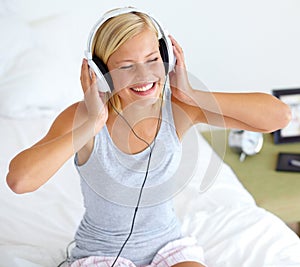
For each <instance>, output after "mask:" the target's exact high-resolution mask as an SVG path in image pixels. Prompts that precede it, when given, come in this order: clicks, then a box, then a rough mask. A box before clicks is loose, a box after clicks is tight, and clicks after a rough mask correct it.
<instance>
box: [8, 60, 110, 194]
mask: <svg viewBox="0 0 300 267" xmlns="http://www.w3.org/2000/svg"><path fill="white" fill-rule="evenodd" d="M93 79H94V81H93ZM93 79H90V77H89V73H88V67H87V64H86V63H84V64H83V67H82V77H81V81H82V86H83V89H84V93H85V101H84V102H79V103H76V104H74V105H72V106H70V107H69V108H67V109H66V110H65V111H63V112H62V113H61V114H60V115H59V116H58V117H57V118H56V119H55V121H54V123H53V124H52V126H51V128H50V130H49V131H48V133H47V134H46V136H45V137H44V138H42V139H41V140H40V141H39V142H38V143H36V144H35V145H33V146H32V147H30V148H28V149H26V150H24V151H22V152H20V153H19V154H18V155H17V156H16V157H14V158H13V159H12V161H11V162H10V165H9V172H8V174H7V184H8V185H9V187H10V188H11V189H12V190H13V191H14V192H16V193H25V192H31V191H34V190H36V189H37V188H39V187H40V186H41V185H43V184H44V183H45V182H47V181H48V180H49V179H50V178H51V177H52V176H53V174H54V173H55V172H56V171H57V170H58V169H59V168H60V167H61V166H62V165H63V164H64V163H65V162H66V161H67V160H68V159H69V158H70V157H71V156H72V155H74V153H76V152H78V151H80V150H81V149H82V148H83V147H84V146H85V145H87V144H88V143H89V142H90V141H91V140H92V139H93V137H94V136H95V134H96V133H97V132H99V131H100V129H101V128H102V127H103V125H104V124H105V122H106V120H107V107H106V105H105V106H104V105H103V103H102V101H101V100H100V98H99V95H98V90H97V88H96V87H95V86H93V85H94V84H95V81H96V80H95V79H96V78H95V77H93ZM87 107H88V108H87Z"/></svg>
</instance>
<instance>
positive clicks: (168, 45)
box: [85, 7, 176, 91]
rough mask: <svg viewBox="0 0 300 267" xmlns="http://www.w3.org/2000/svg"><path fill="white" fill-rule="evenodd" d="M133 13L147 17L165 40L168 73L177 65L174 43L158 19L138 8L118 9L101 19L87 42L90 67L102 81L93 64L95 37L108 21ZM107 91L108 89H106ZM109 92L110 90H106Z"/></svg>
mask: <svg viewBox="0 0 300 267" xmlns="http://www.w3.org/2000/svg"><path fill="white" fill-rule="evenodd" d="M132 12H139V13H142V14H145V15H147V16H148V17H149V18H150V19H151V20H152V22H153V24H154V26H155V28H156V30H157V32H158V39H159V40H161V39H162V40H163V42H164V48H163V50H164V51H163V53H164V56H165V58H167V60H166V62H165V64H167V65H166V68H167V71H166V72H167V73H169V72H170V71H171V70H172V69H173V67H174V65H175V60H176V59H175V56H174V54H173V48H172V43H171V40H170V38H169V37H168V34H167V32H166V31H165V30H164V29H163V28H162V26H161V24H160V23H159V22H158V20H157V19H154V18H153V17H152V16H151V15H150V14H148V13H146V12H144V11H141V10H139V9H137V8H134V7H124V8H118V9H115V10H112V11H109V12H108V13H106V14H104V16H103V17H101V18H100V19H99V20H98V21H97V22H96V23H95V25H94V26H93V27H92V29H91V31H90V34H89V37H88V41H87V50H86V51H85V56H86V58H87V60H88V62H89V65H90V67H92V69H93V70H94V71H95V73H96V75H97V76H98V77H99V78H100V80H101V79H102V76H101V71H99V70H98V68H97V66H96V64H95V63H94V62H93V51H92V45H93V40H94V37H95V35H96V33H97V30H98V29H99V27H100V26H101V25H102V24H103V23H105V22H106V21H107V20H109V19H111V18H113V17H117V16H119V15H122V14H127V13H132ZM103 82H104V83H105V81H103ZM105 90H106V89H105ZM106 91H108V90H106Z"/></svg>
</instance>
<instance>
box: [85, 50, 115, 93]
mask: <svg viewBox="0 0 300 267" xmlns="http://www.w3.org/2000/svg"><path fill="white" fill-rule="evenodd" d="M88 64H89V66H90V68H91V69H92V70H93V71H94V72H95V74H96V76H97V78H98V80H97V82H98V87H99V91H100V92H103V93H105V92H110V93H111V92H112V91H113V82H112V78H111V76H110V74H109V71H108V68H107V66H106V65H105V64H104V63H103V61H102V60H101V59H100V58H98V57H97V56H93V58H92V59H90V60H88Z"/></svg>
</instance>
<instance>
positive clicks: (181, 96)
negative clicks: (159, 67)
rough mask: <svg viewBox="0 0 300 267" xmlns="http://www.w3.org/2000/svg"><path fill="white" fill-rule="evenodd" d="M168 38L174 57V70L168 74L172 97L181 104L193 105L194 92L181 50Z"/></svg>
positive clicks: (174, 41)
mask: <svg viewBox="0 0 300 267" xmlns="http://www.w3.org/2000/svg"><path fill="white" fill-rule="evenodd" d="M169 37H170V39H171V42H172V45H173V51H174V55H175V57H176V64H175V66H174V70H173V71H171V72H170V74H169V77H170V86H171V90H172V95H173V96H174V97H176V98H177V99H178V100H179V101H181V102H184V103H186V104H189V105H194V101H193V97H192V95H193V91H194V90H193V88H192V86H191V85H190V82H189V79H188V75H187V71H186V66H185V61H184V54H183V50H182V48H181V47H180V45H179V44H178V43H177V41H176V40H175V39H174V38H173V37H172V36H171V35H169Z"/></svg>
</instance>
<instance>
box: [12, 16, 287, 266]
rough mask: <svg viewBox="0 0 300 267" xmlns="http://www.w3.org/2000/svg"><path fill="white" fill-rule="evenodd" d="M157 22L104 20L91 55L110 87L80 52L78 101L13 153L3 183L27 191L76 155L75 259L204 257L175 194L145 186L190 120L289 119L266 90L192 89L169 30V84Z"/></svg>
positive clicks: (161, 177) (179, 260)
mask: <svg viewBox="0 0 300 267" xmlns="http://www.w3.org/2000/svg"><path fill="white" fill-rule="evenodd" d="M154 24H155V23H154V21H153V19H152V18H151V17H149V16H148V15H147V14H145V13H143V12H138V11H132V12H125V13H123V14H120V15H117V16H113V17H111V18H110V19H108V20H107V21H105V22H104V23H103V24H102V25H101V26H100V27H99V29H97V32H96V35H95V38H94V40H93V54H94V55H95V56H97V58H99V59H100V60H101V61H102V62H103V63H104V64H105V67H106V68H107V69H108V71H109V74H106V75H109V79H111V80H112V85H111V86H112V87H113V88H111V91H112V92H111V93H99V91H101V89H102V88H99V83H98V82H97V77H96V75H95V73H94V72H93V71H91V70H90V68H89V66H88V62H87V60H86V59H84V60H83V62H82V69H81V85H82V88H83V91H84V100H83V101H81V102H78V103H75V104H73V105H71V106H70V107H68V108H66V109H65V110H64V111H63V112H62V113H61V114H60V115H59V116H58V117H57V118H56V119H55V121H54V122H53V124H52V126H51V128H50V130H49V131H48V133H47V134H46V136H45V137H44V138H42V139H41V140H40V141H39V142H38V143H36V144H35V145H33V146H32V147H31V148H29V149H26V150H25V151H23V152H21V153H19V154H18V155H17V156H16V157H15V158H14V159H13V160H12V161H11V164H10V167H9V173H8V175H7V183H8V185H9V186H10V188H11V189H12V190H13V191H14V192H16V193H25V192H32V191H34V190H36V189H38V188H39V187H40V186H42V185H43V184H44V183H46V182H47V181H48V180H49V179H50V178H51V177H52V175H53V174H54V173H55V172H56V171H57V170H58V169H59V168H60V167H61V166H62V165H63V164H64V163H65V162H66V161H67V160H68V159H69V158H70V157H72V156H73V155H74V154H75V164H76V167H77V169H78V172H79V174H80V176H81V179H82V180H81V185H82V192H83V195H84V205H85V208H86V212H85V214H84V217H83V219H82V221H81V223H80V225H79V227H78V230H77V233H76V236H75V240H76V246H75V248H74V249H73V251H72V259H71V261H72V265H71V266H72V267H77V266H107V265H110V266H111V265H114V264H115V263H117V264H119V263H120V264H124V265H125V266H135V265H138V266H143V265H147V264H152V266H182V267H184V266H195V267H196V266H205V265H204V264H205V263H204V259H203V255H202V254H203V253H202V250H201V247H199V246H197V244H196V242H195V240H193V239H192V238H189V237H183V236H182V235H181V232H180V224H179V222H178V220H177V217H176V215H175V213H174V210H173V206H172V201H171V200H165V199H164V200H161V199H157V198H158V197H159V196H158V195H151V194H150V197H149V198H147V196H146V195H143V189H145V190H146V189H147V188H152V187H156V186H159V185H160V184H162V183H164V182H165V181H166V180H168V179H170V177H172V175H173V174H174V172H175V170H176V168H177V166H178V164H179V158H180V153H181V143H180V141H181V140H182V137H183V135H184V133H185V132H186V131H187V130H188V129H189V128H190V127H191V126H192V125H194V124H197V123H210V124H213V125H218V126H223V127H226V128H239V129H246V130H251V131H259V132H272V131H275V130H277V129H279V128H282V127H284V126H285V125H286V124H287V123H288V122H289V120H290V111H289V109H288V107H287V106H286V105H285V104H284V103H282V102H281V101H280V100H278V99H277V98H275V97H273V96H271V95H268V94H262V93H247V94H240V93H234V94H233V93H231V94H229V93H210V92H204V91H200V90H195V89H193V88H192V87H191V85H190V83H189V81H188V77H187V73H186V69H185V61H184V55H183V52H182V49H181V47H180V46H179V45H178V43H177V42H176V41H175V39H174V38H172V37H171V36H170V37H169V38H170V40H171V42H172V46H173V52H174V55H175V57H176V59H177V60H176V65H175V69H174V70H173V71H172V72H171V73H170V74H169V77H170V85H171V90H170V89H169V88H168V87H167V86H166V78H167V76H168V71H166V66H165V65H164V64H163V63H164V62H163V59H162V54H161V51H160V43H159V40H158V38H159V37H158V36H159V33H158V30H157V27H156V26H155V25H154ZM109 79H108V80H109ZM107 99H108V100H107ZM134 264H135V265H134ZM120 266H121V265H120Z"/></svg>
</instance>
